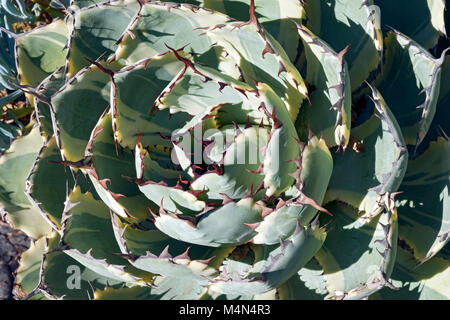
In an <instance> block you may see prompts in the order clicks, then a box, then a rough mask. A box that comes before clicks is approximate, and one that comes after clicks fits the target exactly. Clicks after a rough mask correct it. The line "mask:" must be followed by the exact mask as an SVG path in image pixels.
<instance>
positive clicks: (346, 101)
mask: <svg viewBox="0 0 450 320" xmlns="http://www.w3.org/2000/svg"><path fill="white" fill-rule="evenodd" d="M297 28H298V31H299V34H300V37H301V38H302V41H303V46H304V48H305V51H306V61H307V72H306V74H307V77H306V81H307V83H308V84H309V85H311V86H314V88H315V89H314V91H312V92H311V94H310V97H309V100H310V101H309V102H310V105H306V106H304V107H303V108H302V109H301V110H300V114H299V117H298V119H297V128H298V129H297V130H298V131H299V132H300V135H302V131H303V132H305V133H304V134H303V135H307V134H308V133H307V132H306V131H307V129H308V127H310V129H311V130H312V131H313V132H316V133H319V132H320V133H322V134H323V135H324V138H325V141H326V143H327V145H328V146H329V147H332V146H335V145H338V146H341V147H343V148H345V147H346V146H347V144H348V141H349V139H350V125H351V87H350V78H349V71H348V66H347V63H346V62H345V60H344V55H345V53H346V50H347V49H348V48H346V49H343V51H341V52H340V53H339V54H338V53H336V52H334V50H333V49H331V48H330V47H329V46H328V45H327V44H326V43H324V42H323V41H322V40H320V39H319V38H317V37H316V36H315V35H313V34H312V33H311V32H310V31H309V30H308V29H307V28H306V27H304V26H301V25H298V26H297Z"/></svg>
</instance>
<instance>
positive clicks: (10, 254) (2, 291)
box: [0, 217, 30, 300]
mask: <svg viewBox="0 0 450 320" xmlns="http://www.w3.org/2000/svg"><path fill="white" fill-rule="evenodd" d="M29 246H30V239H29V238H28V237H27V235H26V234H25V233H23V232H22V231H20V230H14V229H13V228H11V226H10V225H9V224H8V223H7V222H6V221H5V220H4V219H2V218H1V217H0V300H10V299H14V298H15V296H14V294H13V289H14V276H15V272H16V270H17V268H18V266H19V259H20V255H21V254H22V252H24V251H25V250H27V249H28V248H29Z"/></svg>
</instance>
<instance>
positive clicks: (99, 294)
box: [94, 287, 163, 300]
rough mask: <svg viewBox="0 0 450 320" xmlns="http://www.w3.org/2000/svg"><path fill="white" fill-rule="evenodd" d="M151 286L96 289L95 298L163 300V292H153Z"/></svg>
mask: <svg viewBox="0 0 450 320" xmlns="http://www.w3.org/2000/svg"><path fill="white" fill-rule="evenodd" d="M154 290H155V289H154V288H149V287H131V288H127V287H123V288H117V289H115V288H112V287H110V288H105V289H104V290H95V294H94V300H161V298H162V296H163V294H155V293H153V291H154Z"/></svg>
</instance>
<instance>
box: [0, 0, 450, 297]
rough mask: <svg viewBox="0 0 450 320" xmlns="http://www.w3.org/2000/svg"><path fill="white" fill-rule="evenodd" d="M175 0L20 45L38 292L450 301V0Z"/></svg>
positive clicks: (19, 195)
mask: <svg viewBox="0 0 450 320" xmlns="http://www.w3.org/2000/svg"><path fill="white" fill-rule="evenodd" d="M178 2H179V3H176V2H166V1H145V0H126V1H124V0H110V1H106V2H97V3H95V4H92V1H82V0H73V1H72V2H71V3H70V6H69V7H68V8H67V9H65V13H66V17H65V19H63V20H54V21H53V22H52V23H51V24H48V25H46V26H43V27H40V28H36V29H34V30H32V31H30V32H28V33H24V34H19V35H17V36H16V38H17V40H16V48H15V50H16V52H17V55H18V64H17V69H18V73H19V76H20V87H21V89H22V90H23V91H24V92H25V93H26V96H27V98H28V101H29V103H30V104H31V105H32V106H33V107H34V108H35V114H36V119H37V120H36V127H35V129H34V130H33V131H32V132H31V133H30V134H29V135H26V136H23V137H21V138H19V139H17V140H16V141H15V142H14V143H13V145H12V147H11V148H10V150H9V152H8V153H7V154H6V155H4V156H3V157H1V158H0V186H1V187H2V189H1V193H0V195H1V198H0V199H1V203H2V204H3V206H4V209H5V211H6V212H7V213H8V218H9V219H10V220H11V221H12V222H13V224H14V225H15V226H16V227H17V228H20V229H22V230H24V231H25V232H26V233H27V234H28V235H30V236H31V237H32V238H33V239H34V243H33V245H32V247H31V248H30V249H29V250H28V251H26V252H25V253H24V254H23V256H22V260H21V266H20V268H19V271H18V274H17V284H18V285H20V287H21V288H22V290H23V291H24V292H25V293H26V295H27V296H26V297H27V298H30V299H39V298H46V299H59V298H64V299H89V298H90V299H93V298H95V299H237V298H240V299H261V298H264V299H324V298H327V299H363V298H368V297H370V298H381V299H384V298H386V299H396V298H398V299H419V298H421V299H427V298H431V299H448V298H450V291H449V288H450V285H449V283H448V281H449V279H450V277H449V272H450V271H449V270H450V269H449V268H448V267H449V265H450V262H449V259H448V257H449V255H448V246H446V243H447V242H448V239H449V237H448V235H449V231H450V226H449V221H450V216H449V215H450V210H449V198H448V186H449V170H450V167H449V162H448V159H449V154H450V146H449V142H448V138H447V136H446V134H445V133H446V132H447V133H448V125H449V121H448V106H449V98H450V87H449V83H450V69H449V67H450V64H449V59H448V58H446V57H445V53H446V52H447V50H448V41H447V39H446V37H445V23H444V10H445V8H444V7H445V3H444V1H440V0H435V1H432V0H421V1H416V3H415V5H414V6H412V5H411V4H410V3H409V2H408V1H406V0H405V1H403V0H402V1H388V0H386V1H384V0H320V1H319V0H317V1H298V0H279V1H275V0H256V1H254V0H251V1H250V0H216V1H178ZM399 7H400V8H401V12H402V17H401V19H400V18H399V17H398V11H399ZM403 15H404V16H403ZM382 23H383V25H382ZM386 25H389V27H386ZM417 26H420V28H417ZM438 41H439V42H440V43H441V45H440V46H437V43H438ZM442 43H444V44H445V45H444V46H443V47H442ZM438 47H439V48H438ZM443 49H444V50H443ZM24 190H25V191H24Z"/></svg>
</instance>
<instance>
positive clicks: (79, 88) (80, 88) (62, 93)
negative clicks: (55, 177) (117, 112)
mask: <svg viewBox="0 0 450 320" xmlns="http://www.w3.org/2000/svg"><path fill="white" fill-rule="evenodd" d="M109 95H110V77H108V75H107V74H104V73H103V72H101V71H100V69H99V68H98V67H96V66H91V67H88V68H85V69H83V70H81V71H80V72H79V73H78V74H76V75H75V76H74V77H73V78H72V79H71V80H69V81H68V82H66V84H65V85H64V86H63V87H62V88H61V89H60V90H59V91H58V92H56V94H55V95H53V96H52V98H51V104H52V106H53V108H54V111H55V118H56V121H57V130H56V128H53V129H54V130H55V131H56V132H57V135H58V136H57V138H58V139H59V140H60V145H59V146H60V148H61V149H62V151H63V154H64V157H65V160H69V161H78V160H80V159H82V158H83V157H84V151H85V148H86V146H87V144H88V141H89V137H90V134H91V132H92V130H93V129H94V127H95V125H96V124H97V121H98V119H99V118H100V116H101V115H102V113H103V112H104V111H105V110H106V109H107V108H108V106H109Z"/></svg>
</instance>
